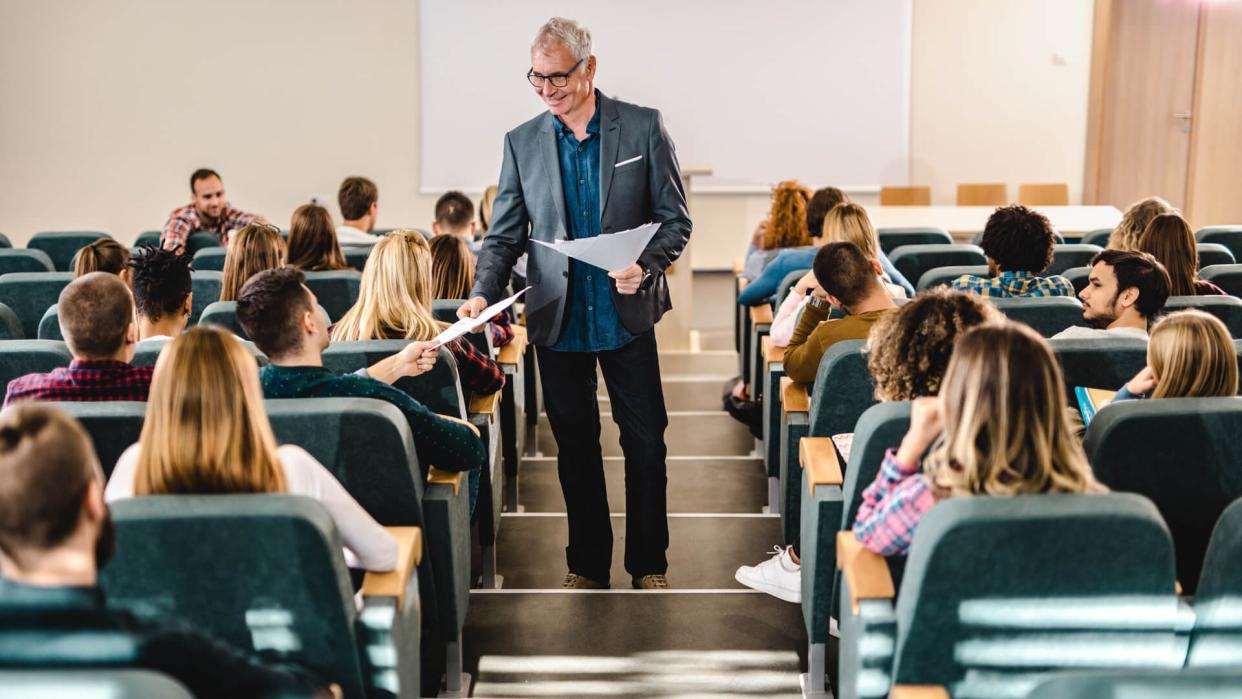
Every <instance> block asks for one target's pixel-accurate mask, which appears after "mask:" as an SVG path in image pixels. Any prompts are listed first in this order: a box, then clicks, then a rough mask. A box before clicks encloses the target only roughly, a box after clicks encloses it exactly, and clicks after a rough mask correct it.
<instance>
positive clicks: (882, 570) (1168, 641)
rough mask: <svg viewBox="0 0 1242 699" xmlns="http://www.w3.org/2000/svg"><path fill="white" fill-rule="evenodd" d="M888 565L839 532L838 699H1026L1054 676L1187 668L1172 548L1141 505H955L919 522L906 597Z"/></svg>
mask: <svg viewBox="0 0 1242 699" xmlns="http://www.w3.org/2000/svg"><path fill="white" fill-rule="evenodd" d="M887 563H888V561H886V560H885V559H884V558H883V557H880V556H878V555H876V554H874V553H872V552H870V551H868V550H866V549H864V548H863V547H862V545H861V544H860V543H859V542H858V541H857V540H856V539H855V538H854V536H853V534H852V533H851V532H841V533H839V534H838V537H837V564H838V566H839V567H841V569H842V585H841V590H840V595H839V597H840V602H839V606H840V610H841V612H840V613H841V616H840V631H841V652H840V667H839V675H838V676H839V686H840V692H839V694H838V696H840V697H841V698H842V699H855V698H856V697H885V696H888V694H889V692H890V691H894V695H895V696H903V695H898V694H896V692H897V691H899V690H898V689H897V687H898V686H899V685H923V686H928V685H930V686H940V687H942V688H945V689H947V690H948V692H949V695H951V696H955V697H984V696H987V697H997V696H1020V695H1021V694H1022V693H1024V692H1025V691H1028V690H1029V689H1030V688H1031V687H1032V686H1033V685H1034V684H1035V683H1036V682H1037V681H1038V680H1039V679H1040V678H1041V675H1043V674H1046V673H1049V672H1054V671H1057V670H1063V669H1112V668H1125V669H1129V668H1135V667H1144V668H1166V669H1173V668H1178V667H1180V666H1181V664H1182V660H1183V658H1184V657H1185V638H1184V635H1183V633H1179V632H1184V629H1186V628H1187V627H1188V626H1189V624H1190V620H1191V617H1192V613H1191V612H1190V610H1189V609H1188V608H1187V607H1185V606H1184V605H1182V604H1181V603H1180V602H1179V600H1178V597H1177V595H1176V594H1175V592H1174V575H1173V567H1174V566H1173V543H1172V541H1171V540H1170V538H1169V533H1168V530H1167V529H1166V528H1165V526H1164V522H1162V521H1161V519H1160V515H1159V513H1158V512H1157V511H1156V508H1155V507H1154V506H1153V505H1152V504H1151V502H1150V501H1148V500H1146V499H1145V498H1142V497H1139V496H1136V495H1131V494H1125V493H1101V494H1049V495H1019V496H1014V497H988V496H976V497H952V498H948V499H946V500H943V501H941V502H940V503H938V504H937V505H936V506H935V507H934V508H932V509H931V510H929V511H928V512H927V513H926V514H925V515H924V516H923V519H922V521H921V522H920V524H919V526H918V529H917V531H916V533H915V536H914V542H913V545H912V547H911V550H910V555H909V557H908V560H907V561H906V564H905V569H904V575H903V576H902V580H901V583H900V586H899V587H897V586H895V585H894V584H893V582H892V580H891V578H890V576H889V570H888V565H887ZM895 593H896V594H895ZM894 597H895V599H894Z"/></svg>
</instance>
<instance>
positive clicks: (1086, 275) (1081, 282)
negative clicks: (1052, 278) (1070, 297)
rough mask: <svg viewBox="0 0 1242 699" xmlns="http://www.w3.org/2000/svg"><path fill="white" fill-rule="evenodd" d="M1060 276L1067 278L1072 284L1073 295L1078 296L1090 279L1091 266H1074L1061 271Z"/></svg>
mask: <svg viewBox="0 0 1242 699" xmlns="http://www.w3.org/2000/svg"><path fill="white" fill-rule="evenodd" d="M1061 276H1062V277H1065V278H1066V279H1068V280H1069V283H1070V284H1073V285H1074V296H1078V294H1081V293H1082V290H1083V289H1085V288H1087V282H1089V281H1090V280H1091V268H1090V267H1074V268H1073V269H1067V270H1065V271H1064V272H1062V273H1061Z"/></svg>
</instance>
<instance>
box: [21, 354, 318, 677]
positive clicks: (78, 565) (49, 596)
mask: <svg viewBox="0 0 1242 699" xmlns="http://www.w3.org/2000/svg"><path fill="white" fill-rule="evenodd" d="M247 359H249V357H247ZM252 365H253V361H252ZM103 480H104V478H103V472H102V470H101V469H100V467H99V459H98V458H97V457H96V456H95V450H94V449H93V448H92V447H91V440H90V437H89V436H87V434H86V432H85V431H84V430H83V429H82V426H81V425H79V424H78V423H77V421H75V420H74V419H73V418H71V417H69V416H68V415H65V414H64V413H63V412H61V411H59V410H57V409H56V408H54V407H52V406H50V405H38V404H24V405H15V406H11V407H9V408H6V409H5V410H4V411H3V412H0V667H5V668H18V669H31V670H33V669H57V670H63V669H64V668H67V667H71V668H78V669H83V668H87V667H97V668H117V667H125V668H138V669H146V670H154V671H157V672H162V673H164V674H167V675H169V676H170V677H172V678H174V679H176V680H177V681H178V682H181V683H182V684H184V685H185V686H186V688H187V689H189V690H190V692H191V693H192V694H193V695H194V696H198V697H226V696H227V697H261V696H308V695H310V694H312V693H314V694H315V695H316V696H330V695H329V694H328V692H327V687H326V685H325V683H323V682H322V681H320V680H319V679H317V678H314V677H313V676H311V674H310V673H308V672H307V671H305V670H303V669H301V668H295V667H292V666H277V665H274V664H270V663H268V662H265V661H264V660H262V659H260V658H258V657H255V656H252V655H249V654H246V653H243V652H241V651H239V650H237V649H234V648H231V647H229V646H226V645H224V644H222V643H220V642H218V641H216V640H213V639H212V638H210V637H209V636H207V635H204V634H202V633H200V632H197V631H195V630H194V629H192V628H191V627H189V626H188V625H186V624H184V623H182V622H178V621H176V620H173V619H170V618H169V617H168V615H161V616H160V618H159V619H158V620H157V619H145V618H144V619H142V620H139V619H138V618H136V617H135V616H134V615H132V614H130V613H129V612H126V611H121V610H119V609H115V608H110V607H108V606H107V602H106V600H105V598H104V593H103V590H102V589H100V587H99V570H100V569H101V568H103V567H105V566H106V565H107V564H108V560H109V559H110V558H111V556H112V549H113V540H114V535H113V528H112V522H111V520H110V518H109V516H108V507H107V505H105V504H104V497H103V492H104V483H103ZM222 555H227V553H225V552H222ZM32 649H34V650H37V651H38V652H31V651H32Z"/></svg>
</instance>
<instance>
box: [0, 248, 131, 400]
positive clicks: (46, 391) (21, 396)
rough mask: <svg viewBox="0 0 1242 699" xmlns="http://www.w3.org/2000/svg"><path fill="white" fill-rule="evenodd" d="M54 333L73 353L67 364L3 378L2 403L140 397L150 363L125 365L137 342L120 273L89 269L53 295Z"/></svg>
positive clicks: (128, 299)
mask: <svg viewBox="0 0 1242 699" xmlns="http://www.w3.org/2000/svg"><path fill="white" fill-rule="evenodd" d="M56 305H57V308H58V309H59V316H60V332H61V335H62V336H63V337H64V338H65V344H66V345H68V346H69V352H70V353H72V354H73V361H72V362H70V363H69V366H68V367H60V368H57V369H53V370H52V371H50V372H48V373H46V374H27V375H25V376H21V377H18V378H16V379H13V380H12V381H10V382H9V387H8V392H7V393H6V395H5V397H4V403H5V405H8V404H9V403H11V402H14V401H18V400H32V399H33V400H51V401H61V400H64V401H111V400H146V399H147V391H148V390H149V389H150V387H151V367H135V366H130V364H129V362H130V360H132V359H133V358H134V345H135V344H136V343H137V342H138V329H137V324H136V323H135V322H134V300H133V297H132V296H131V294H130V291H129V287H127V286H125V282H123V281H121V279H120V277H117V276H116V275H115V274H108V273H107V272H91V273H89V274H86V275H84V276H81V277H78V278H77V279H74V280H73V281H72V282H70V283H69V285H68V286H66V287H65V288H64V290H63V291H61V292H60V297H59V299H58V300H57V304H56Z"/></svg>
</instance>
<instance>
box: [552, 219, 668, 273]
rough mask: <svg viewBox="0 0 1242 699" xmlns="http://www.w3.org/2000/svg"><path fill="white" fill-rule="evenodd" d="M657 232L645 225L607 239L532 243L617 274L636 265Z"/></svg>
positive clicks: (611, 235) (647, 224) (610, 235)
mask: <svg viewBox="0 0 1242 699" xmlns="http://www.w3.org/2000/svg"><path fill="white" fill-rule="evenodd" d="M659 229H660V224H658V223H644V224H643V225H641V226H639V227H638V228H631V229H630V230H628V231H621V232H619V233H609V234H608V235H597V236H595V237H594V238H582V239H581V240H556V241H553V242H551V243H546V242H544V241H542V240H535V241H534V242H536V243H539V244H540V245H542V246H544V247H545V248H552V249H553V250H555V251H557V252H559V253H561V254H562V255H565V256H566V257H572V258H573V259H575V260H581V261H583V262H585V263H587V264H589V265H595V266H596V267H599V268H600V269H604V270H608V271H609V272H620V271H622V270H624V269H627V268H629V267H630V266H631V265H633V264H634V263H635V262H638V256H639V255H641V254H643V250H646V249H647V243H650V242H651V238H652V236H654V235H655V234H656V231H658V230H659ZM532 240H533V239H532Z"/></svg>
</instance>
